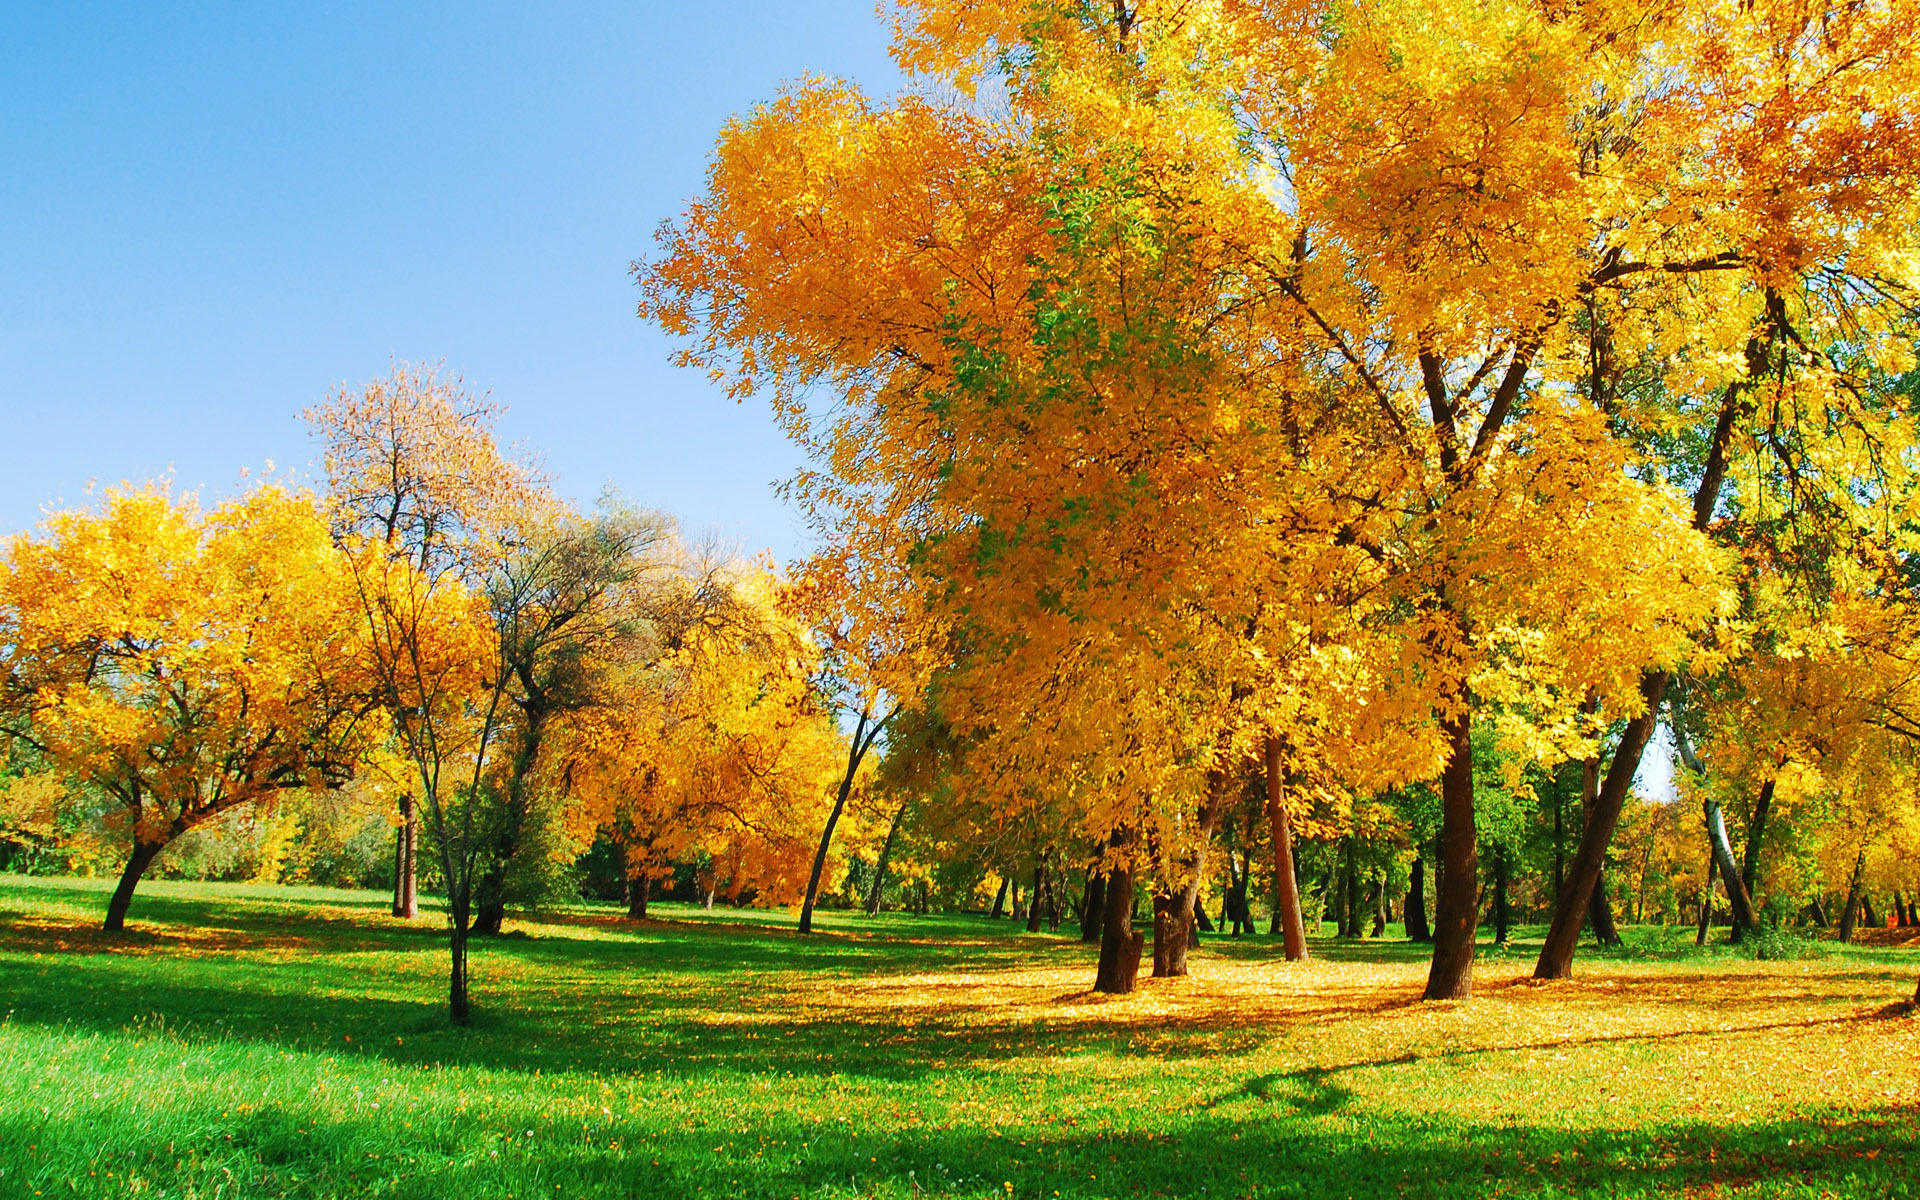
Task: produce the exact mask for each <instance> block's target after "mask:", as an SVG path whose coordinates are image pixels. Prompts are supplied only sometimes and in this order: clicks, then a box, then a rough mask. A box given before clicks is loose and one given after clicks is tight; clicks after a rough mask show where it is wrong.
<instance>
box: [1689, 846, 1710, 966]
mask: <svg viewBox="0 0 1920 1200" xmlns="http://www.w3.org/2000/svg"><path fill="white" fill-rule="evenodd" d="M1711 924H1713V848H1712V847H1711V846H1709V847H1708V848H1707V881H1706V884H1705V885H1704V886H1703V887H1701V889H1700V928H1699V930H1698V931H1697V932H1696V933H1695V934H1694V935H1693V946H1694V949H1696V950H1698V949H1699V948H1700V947H1702V946H1704V945H1706V944H1707V927H1708V926H1709V925H1711Z"/></svg>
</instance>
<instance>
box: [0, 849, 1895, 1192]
mask: <svg viewBox="0 0 1920 1200" xmlns="http://www.w3.org/2000/svg"><path fill="white" fill-rule="evenodd" d="M105 886H106V885H105V884H104V883H102V882H98V881H87V880H44V879H23V878H10V877H0V1062H4V1063H6V1064H9V1065H7V1066H5V1067H0V1197H4V1198H9V1200H10V1198H12V1197H16V1196H18V1197H30V1196H34V1195H45V1196H73V1195H79V1196H153V1197H160V1196H166V1197H176V1198H182V1200H187V1198H193V1200H206V1198H212V1197H227V1198H230V1197H279V1196H297V1197H336V1196H393V1197H421V1198H427V1197H432V1198H436V1200H437V1198H442V1197H452V1196H458V1197H463V1198H464V1197H489V1198H491V1197H515V1198H530V1197H549V1196H554V1197H572V1196H620V1197H627V1196H634V1197H640V1196H666V1197H682V1196H700V1195H708V1196H814V1197H855V1196H885V1197H914V1196H929V1195H930V1196H969V1197H987V1196H994V1197H1002V1198H1004V1197H1008V1196H1018V1197H1051V1196H1056V1195H1057V1196H1062V1197H1090V1196H1119V1195H1127V1196H1141V1195H1168V1196H1209V1197H1219V1196H1271V1197H1283V1196H1302V1197H1305V1196H1315V1197H1317V1196H1386V1195H1415V1196H1437V1197H1480V1196H1518V1195H1529V1196H1531V1195H1539V1196H1669V1195H1703V1196H1704V1195H1717V1196H1741V1197H1786V1196H1809V1197H1811V1196H1833V1195H1839V1196H1856V1195H1857V1196H1901V1195H1916V1196H1920V1018H1916V1017H1914V1016H1913V1015H1911V1014H1910V1012H1909V1011H1908V1008H1907V1006H1905V1005H1903V1004H1902V1003H1900V1001H1901V1000H1903V999H1904V998H1905V997H1908V996H1910V995H1911V994H1912V992H1913V986H1914V973H1915V971H1916V970H1917V969H1920V953H1916V952H1915V949H1913V948H1910V947H1902V946H1892V945H1882V946H1877V947H1872V948H1855V947H1831V948H1830V951H1831V952H1829V953H1825V954H1823V955H1821V956H1820V957H1816V958H1806V959H1798V958H1796V959H1786V960H1777V961H1766V962H1757V961H1753V960H1751V959H1748V958H1744V957H1738V956H1736V955H1735V954H1734V953H1732V952H1729V951H1725V950H1713V951H1709V952H1705V953H1703V952H1696V951H1694V950H1693V949H1692V947H1691V937H1692V931H1691V930H1685V931H1681V930H1671V931H1666V930H1656V929H1639V930H1630V931H1629V936H1630V939H1631V940H1630V944H1629V946H1628V947H1627V948H1626V949H1625V950H1623V951H1621V952H1617V953H1614V954H1609V955H1598V954H1595V953H1594V952H1592V951H1590V950H1585V949H1583V951H1582V957H1581V959H1580V961H1579V962H1578V964H1577V967H1576V970H1577V972H1578V976H1579V977H1578V978H1577V979H1576V980H1574V981H1572V982H1570V983H1559V984H1550V985H1535V984H1533V983H1532V982H1531V981H1529V980H1527V979H1526V975H1527V973H1528V971H1529V970H1530V969H1531V965H1532V951H1533V950H1534V949H1535V948H1537V942H1536V943H1535V944H1534V945H1533V946H1530V945H1528V944H1527V942H1526V940H1525V938H1524V935H1525V934H1529V933H1530V934H1532V935H1533V936H1534V937H1535V938H1536V939H1537V937H1538V936H1539V934H1540V932H1541V931H1540V930H1538V929H1532V930H1527V929H1523V930H1521V933H1522V934H1523V938H1522V941H1521V942H1520V944H1519V945H1517V946H1516V947H1514V948H1511V949H1504V948H1503V949H1495V948H1492V947H1483V956H1482V961H1481V964H1480V966H1479V968H1478V970H1477V974H1476V988H1477V991H1478V996H1477V998H1476V999H1475V1000H1474V1001H1473V1002H1472V1003H1470V1004H1466V1005H1452V1004H1423V1003H1419V1002H1417V1001H1415V1000H1414V999H1413V997H1415V996H1417V995H1418V993H1419V989H1420V984H1421V982H1422V981H1423V979H1424V976H1425V959H1424V955H1423V953H1422V950H1421V948H1420V947H1415V946H1410V945H1407V944H1406V943H1404V942H1392V941H1383V942H1363V943H1358V944H1340V943H1336V942H1333V941H1331V940H1327V941H1321V942H1317V943H1316V944H1315V946H1314V952H1315V954H1316V959H1315V961H1313V962H1311V963H1306V964H1296V965H1289V964H1286V963H1284V962H1281V961H1277V959H1278V953H1277V946H1276V945H1275V944H1274V942H1273V941H1272V940H1269V939H1266V938H1254V939H1246V940H1243V941H1241V942H1237V943H1236V942H1232V941H1229V940H1226V939H1208V940H1207V942H1206V944H1205V945H1204V947H1203V948H1202V949H1201V950H1200V951H1199V952H1198V953H1197V954H1196V955H1195V957H1194V963H1193V966H1194V971H1195V974H1194V976H1193V977H1191V978H1189V979H1185V980H1175V981H1164V982H1152V983H1147V984H1146V985H1145V986H1144V988H1143V990H1142V991H1141V992H1139V993H1137V994H1136V995H1134V996H1130V997H1120V998H1101V997H1095V996H1092V995H1090V994H1089V993H1088V992H1087V988H1088V986H1089V984H1090V982H1091V979H1092V975H1093V955H1092V953H1091V950H1090V949H1089V948H1087V947H1083V946H1081V945H1079V944H1078V943H1077V942H1073V941H1070V940H1067V939H1065V938H1056V937H1049V936H1038V937H1028V936H1024V935H1019V934H1016V933H1015V932H1013V931H1012V930H1010V929H1009V926H1008V924H1007V923H1006V922H988V921H986V920H984V919H981V918H974V917H929V918H915V917H911V916H905V915H883V916H882V917H880V918H878V919H875V920H867V919H865V918H861V917H855V916H851V915H847V914H838V913H826V914H821V923H822V926H823V931H822V932H821V933H820V934H817V935H816V936H814V937H812V938H808V939H802V938H800V937H798V936H796V935H795V934H793V933H792V932H791V931H790V927H791V924H792V919H791V917H790V916H788V915H786V914H778V913H776V914H765V913H734V912H720V911H716V912H714V913H711V914H709V913H706V912H703V911H701V910H698V909H692V908H681V907H677V906H671V905H662V906H659V907H658V909H657V911H658V913H659V915H660V916H662V917H665V918H669V919H667V920H658V921H654V922H650V923H648V924H646V925H644V926H638V927H636V926H635V925H633V924H632V923H630V922H626V921H623V920H620V919H618V916H617V914H615V913H614V912H613V911H612V910H610V909H606V908H593V907H587V906H582V907H579V908H575V909H569V910H567V911H564V912H558V913H553V914H548V915H546V916H544V917H542V918H541V919H540V920H538V921H528V922H522V923H519V924H518V925H517V926H514V927H512V928H514V930H515V932H516V933H517V934H519V935H523V936H509V937H506V938H502V939H499V940H497V941H493V942H490V943H487V944H484V945H482V946H480V947H479V948H478V950H477V953H476V957H475V961H474V968H473V976H474V987H475V994H476V997H477V1003H478V1006H479V1007H478V1014H477V1020H476V1023H475V1025H474V1026H473V1027H472V1028H470V1029H454V1028H451V1027H449V1026H448V1025H447V1024H446V1022H445V1020H444V1017H443V1015H442V1009H441V1007H440V1003H439V1001H440V998H441V991H442V988H443V977H442V976H443V971H444V965H443V959H444V947H443V936H442V935H441V934H440V933H439V932H438V930H437V929H436V928H435V923H434V921H433V920H430V919H423V920H422V921H420V922H417V923H414V924H412V925H407V924H403V923H400V922H395V921H393V920H391V919H390V918H388V917H386V916H385V901H384V898H383V897H381V896H378V895H373V894H370V893H355V892H336V891H326V890H321V889H293V888H266V887H250V886H240V885H185V884H164V883H154V884H148V885H143V887H142V891H141V894H140V895H139V896H138V897H136V899H135V901H134V910H133V920H132V929H131V931H130V932H129V933H128V934H126V935H123V936H120V937H112V938H110V937H107V936H105V935H102V934H99V933H97V932H95V931H94V930H93V928H92V927H93V925H94V924H96V923H97V921H98V914H99V913H100V911H101V910H102V908H103V907H104V902H105Z"/></svg>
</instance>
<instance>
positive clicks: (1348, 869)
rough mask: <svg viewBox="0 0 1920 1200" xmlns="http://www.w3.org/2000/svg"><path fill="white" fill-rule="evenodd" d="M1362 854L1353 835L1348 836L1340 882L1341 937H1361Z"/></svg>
mask: <svg viewBox="0 0 1920 1200" xmlns="http://www.w3.org/2000/svg"><path fill="white" fill-rule="evenodd" d="M1359 859H1360V852H1359V849H1358V847H1357V846H1356V844H1355V839H1354V837H1353V835H1351V834H1349V835H1348V836H1347V843H1346V852H1345V854H1344V855H1342V870H1341V877H1342V878H1341V882H1340V936H1341V937H1343V938H1357V937H1359V936H1360V862H1359Z"/></svg>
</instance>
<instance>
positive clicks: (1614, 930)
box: [1587, 871, 1623, 946]
mask: <svg viewBox="0 0 1920 1200" xmlns="http://www.w3.org/2000/svg"><path fill="white" fill-rule="evenodd" d="M1587 920H1588V921H1589V922H1591V923H1592V925H1593V940H1594V941H1595V942H1597V943H1598V944H1599V945H1601V946H1619V945H1621V944H1623V943H1622V941H1621V938H1620V929H1619V927H1618V926H1616V925H1615V924H1614V923H1613V900H1612V898H1611V897H1610V896H1608V895H1607V873H1606V872H1605V871H1602V872H1600V878H1599V879H1597V880H1595V881H1594V885H1593V899H1592V901H1590V902H1589V903H1588V905H1587Z"/></svg>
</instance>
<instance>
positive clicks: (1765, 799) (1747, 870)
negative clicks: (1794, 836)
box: [1740, 779, 1773, 907]
mask: <svg viewBox="0 0 1920 1200" xmlns="http://www.w3.org/2000/svg"><path fill="white" fill-rule="evenodd" d="M1772 808H1773V780H1771V779H1769V780H1767V781H1766V782H1765V783H1763V784H1761V785H1760V798H1759V799H1758V800H1755V801H1754V802H1753V821H1752V823H1751V824H1749V825H1748V826H1747V845H1746V849H1745V850H1744V851H1742V852H1741V855H1740V883H1741V884H1742V886H1744V887H1745V888H1746V889H1747V898H1748V899H1749V900H1752V898H1753V897H1754V895H1755V891H1754V889H1755V888H1757V887H1759V886H1760V841H1761V839H1762V838H1764V837H1765V836H1766V832H1767V813H1768V812H1769V811H1771V810H1772ZM1756 907H1757V906H1756Z"/></svg>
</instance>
